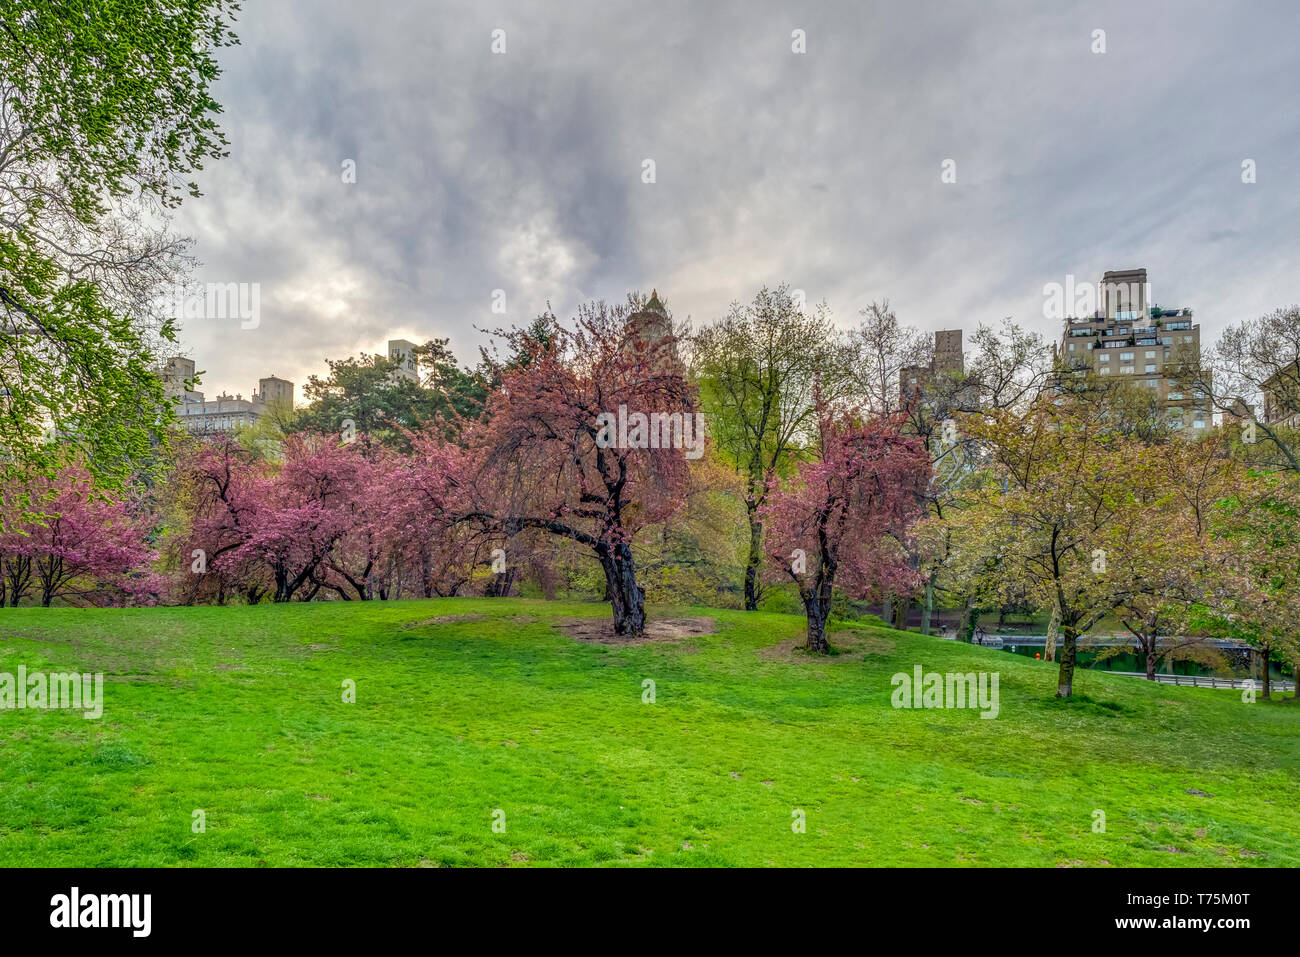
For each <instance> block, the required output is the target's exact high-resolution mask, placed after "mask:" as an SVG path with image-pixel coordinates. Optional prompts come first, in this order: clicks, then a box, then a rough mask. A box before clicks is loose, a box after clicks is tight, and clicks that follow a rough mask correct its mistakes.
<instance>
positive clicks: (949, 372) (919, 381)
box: [898, 329, 978, 412]
mask: <svg viewBox="0 0 1300 957" xmlns="http://www.w3.org/2000/svg"><path fill="white" fill-rule="evenodd" d="M961 337H962V331H961V330H960V329H940V330H939V331H938V332H936V333H935V334H934V352H933V354H932V355H931V358H930V362H929V363H928V364H927V365H913V366H903V368H902V369H900V370H899V372H898V396H899V401H900V404H901V405H902V406H903V407H905V408H906V407H908V406H911V405H912V404H913V403H915V402H918V401H920V402H933V401H934V400H935V399H936V398H937V396H936V393H937V392H939V391H951V390H940V389H936V383H937V382H938V380H939V377H940V376H946V377H948V378H950V379H952V380H953V382H954V383H958V382H960V380H962V377H963V376H964V375H965V372H966V356H965V353H964V352H963V351H962V338H961ZM976 401H978V392H977V390H976V388H975V386H974V383H961V384H960V385H959V386H958V387H957V389H956V390H955V391H954V392H953V394H951V395H948V396H947V397H946V399H945V401H944V404H945V405H952V406H953V408H952V409H947V410H945V411H946V412H947V411H956V410H957V407H958V406H960V407H961V408H962V409H965V408H968V407H969V408H974V406H973V403H974V402H976Z"/></svg>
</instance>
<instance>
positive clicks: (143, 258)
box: [0, 0, 239, 484]
mask: <svg viewBox="0 0 1300 957" xmlns="http://www.w3.org/2000/svg"><path fill="white" fill-rule="evenodd" d="M238 8H239V5H238V4H237V3H232V2H227V0H183V2H163V0H94V2H92V0H61V2H41V3H31V2H24V0H0V369H3V370H4V381H3V384H2V385H3V394H2V395H0V459H2V460H3V461H4V462H5V463H6V467H7V468H9V469H10V470H12V471H22V470H24V469H27V468H32V467H34V468H36V469H39V470H43V471H46V472H48V471H49V470H50V469H52V468H53V466H54V463H55V462H56V461H57V460H59V459H60V458H63V457H66V453H68V452H69V451H79V452H82V453H84V455H85V459H86V462H87V464H88V465H89V467H90V468H91V469H92V470H93V472H94V473H95V475H96V477H97V478H98V479H99V480H100V481H101V482H104V483H106V484H120V483H121V482H122V480H123V479H124V478H125V477H126V476H127V475H128V474H130V473H131V472H132V471H133V470H134V469H135V468H136V467H137V466H138V465H140V463H141V461H142V460H144V459H146V458H147V457H148V454H149V452H150V450H151V448H152V447H153V446H155V445H156V444H158V443H159V442H160V441H161V440H162V438H163V437H164V436H165V434H166V431H167V426H168V424H169V421H170V418H171V412H170V403H168V402H166V401H165V398H164V396H163V393H162V388H161V385H160V384H159V382H158V379H157V376H156V374H155V372H154V371H153V369H154V366H155V365H156V362H157V358H158V356H157V355H156V350H157V349H158V348H159V346H160V345H161V344H162V343H166V342H170V341H174V340H175V326H174V323H173V321H172V320H170V319H168V318H166V317H159V316H156V315H154V313H155V312H156V311H157V310H155V309H153V308H152V307H151V306H150V305H149V302H150V300H151V298H152V297H153V296H154V295H156V294H157V293H158V291H159V290H158V288H157V287H158V286H159V285H161V284H165V282H166V281H168V280H169V279H170V278H172V277H174V275H175V273H176V270H177V269H178V268H179V267H180V263H181V260H182V259H183V256H182V250H183V247H184V243H183V242H181V241H178V240H175V239H173V238H170V237H168V236H167V235H166V228H165V226H163V227H162V228H158V227H156V226H155V225H152V224H156V223H158V222H163V223H165V218H166V217H165V213H166V210H167V209H169V208H171V207H174V206H176V205H177V204H178V203H179V202H180V201H181V199H182V198H183V196H185V195H186V194H188V195H197V194H198V189H197V186H196V185H195V184H194V182H193V180H192V176H193V174H194V173H195V172H196V171H197V170H199V169H201V168H202V167H203V163H204V162H205V161H206V160H209V159H215V158H217V157H220V156H223V155H225V145H226V141H225V138H224V137H223V136H222V134H221V132H220V130H219V129H218V127H217V122H216V117H217V114H218V113H219V112H220V107H219V106H218V104H217V103H216V102H215V101H214V100H213V99H212V97H211V95H210V89H211V86H212V84H213V82H214V81H215V80H216V78H217V76H218V74H219V70H218V68H217V65H216V60H215V58H214V52H215V50H216V49H218V48H220V47H223V46H227V45H230V44H232V43H234V42H235V38H234V36H233V34H232V33H231V32H230V28H229V22H228V21H229V19H230V18H231V17H232V16H233V14H234V12H235V11H237V10H238ZM159 214H161V215H159ZM51 430H53V434H55V435H57V437H58V439H59V440H60V442H66V443H67V445H68V446H70V447H71V448H62V449H60V448H58V447H57V445H56V443H52V442H51V441H50V437H51Z"/></svg>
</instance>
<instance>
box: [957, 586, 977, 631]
mask: <svg viewBox="0 0 1300 957" xmlns="http://www.w3.org/2000/svg"><path fill="white" fill-rule="evenodd" d="M977 618H979V609H978V608H976V607H975V597H974V596H973V595H968V596H967V597H966V605H965V607H964V608H963V609H962V612H961V624H960V625H958V626H957V635H956V638H957V640H958V641H967V642H968V641H970V639H971V635H973V634H975V621H976V619H977Z"/></svg>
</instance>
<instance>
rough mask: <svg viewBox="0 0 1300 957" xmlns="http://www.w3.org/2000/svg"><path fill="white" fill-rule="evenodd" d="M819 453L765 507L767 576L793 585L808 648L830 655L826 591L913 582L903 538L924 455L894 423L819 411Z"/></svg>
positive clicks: (858, 591) (916, 510) (919, 508)
mask: <svg viewBox="0 0 1300 957" xmlns="http://www.w3.org/2000/svg"><path fill="white" fill-rule="evenodd" d="M821 445H822V454H821V458H820V460H819V461H816V462H812V463H806V464H804V465H802V466H801V467H800V468H799V470H798V472H797V473H796V474H795V476H794V477H793V478H792V480H791V481H790V483H789V484H788V485H787V486H786V487H784V488H780V489H775V490H773V492H772V494H771V497H770V499H769V502H768V504H767V505H766V506H765V507H764V514H765V519H766V522H767V524H768V551H769V556H770V559H771V562H772V565H771V574H772V576H773V577H774V578H777V579H784V578H786V577H788V578H789V579H791V580H793V581H794V584H795V586H796V587H797V588H798V590H799V597H800V599H801V600H802V601H803V605H804V610H805V612H806V614H807V618H808V629H807V634H808V641H807V645H806V647H807V649H808V650H809V651H812V652H816V653H818V654H826V653H828V652H829V651H830V645H829V644H828V642H827V640H826V620H827V617H828V616H829V614H830V610H831V598H832V594H833V590H834V588H835V587H836V586H839V587H840V588H842V589H843V590H845V591H846V592H848V593H849V594H851V595H854V596H855V597H866V596H867V595H868V594H874V593H879V592H881V591H882V590H883V591H887V592H890V593H892V594H903V593H906V592H908V591H910V590H912V589H914V588H915V587H916V586H917V585H918V584H919V577H918V574H917V572H916V571H915V570H914V569H912V568H911V567H909V564H908V561H907V550H906V544H907V541H908V536H909V534H910V529H911V527H912V525H913V524H914V523H915V522H916V521H918V520H919V519H920V518H921V517H922V516H923V515H924V510H925V509H924V498H923V496H924V494H925V491H926V487H927V485H928V483H929V480H930V472H931V467H930V459H929V456H928V455H927V454H926V452H925V449H924V447H923V446H922V445H921V443H920V441H919V440H918V439H915V438H910V437H906V436H904V435H903V434H902V433H900V432H899V430H898V427H897V425H896V424H894V423H892V422H889V421H886V420H882V419H872V420H868V421H866V422H860V421H858V420H856V419H854V418H852V417H850V416H846V415H833V414H831V413H829V412H826V411H825V410H823V413H822V439H821Z"/></svg>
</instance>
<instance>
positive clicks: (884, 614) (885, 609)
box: [880, 592, 894, 625]
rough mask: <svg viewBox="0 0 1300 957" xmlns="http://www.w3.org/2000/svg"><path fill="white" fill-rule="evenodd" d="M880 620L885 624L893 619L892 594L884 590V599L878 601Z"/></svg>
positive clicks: (890, 622)
mask: <svg viewBox="0 0 1300 957" xmlns="http://www.w3.org/2000/svg"><path fill="white" fill-rule="evenodd" d="M880 620H881V621H883V622H884V623H885V624H886V625H889V624H892V623H893V621H894V596H893V595H891V594H889V592H885V597H884V600H883V601H882V602H881V603H880Z"/></svg>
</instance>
